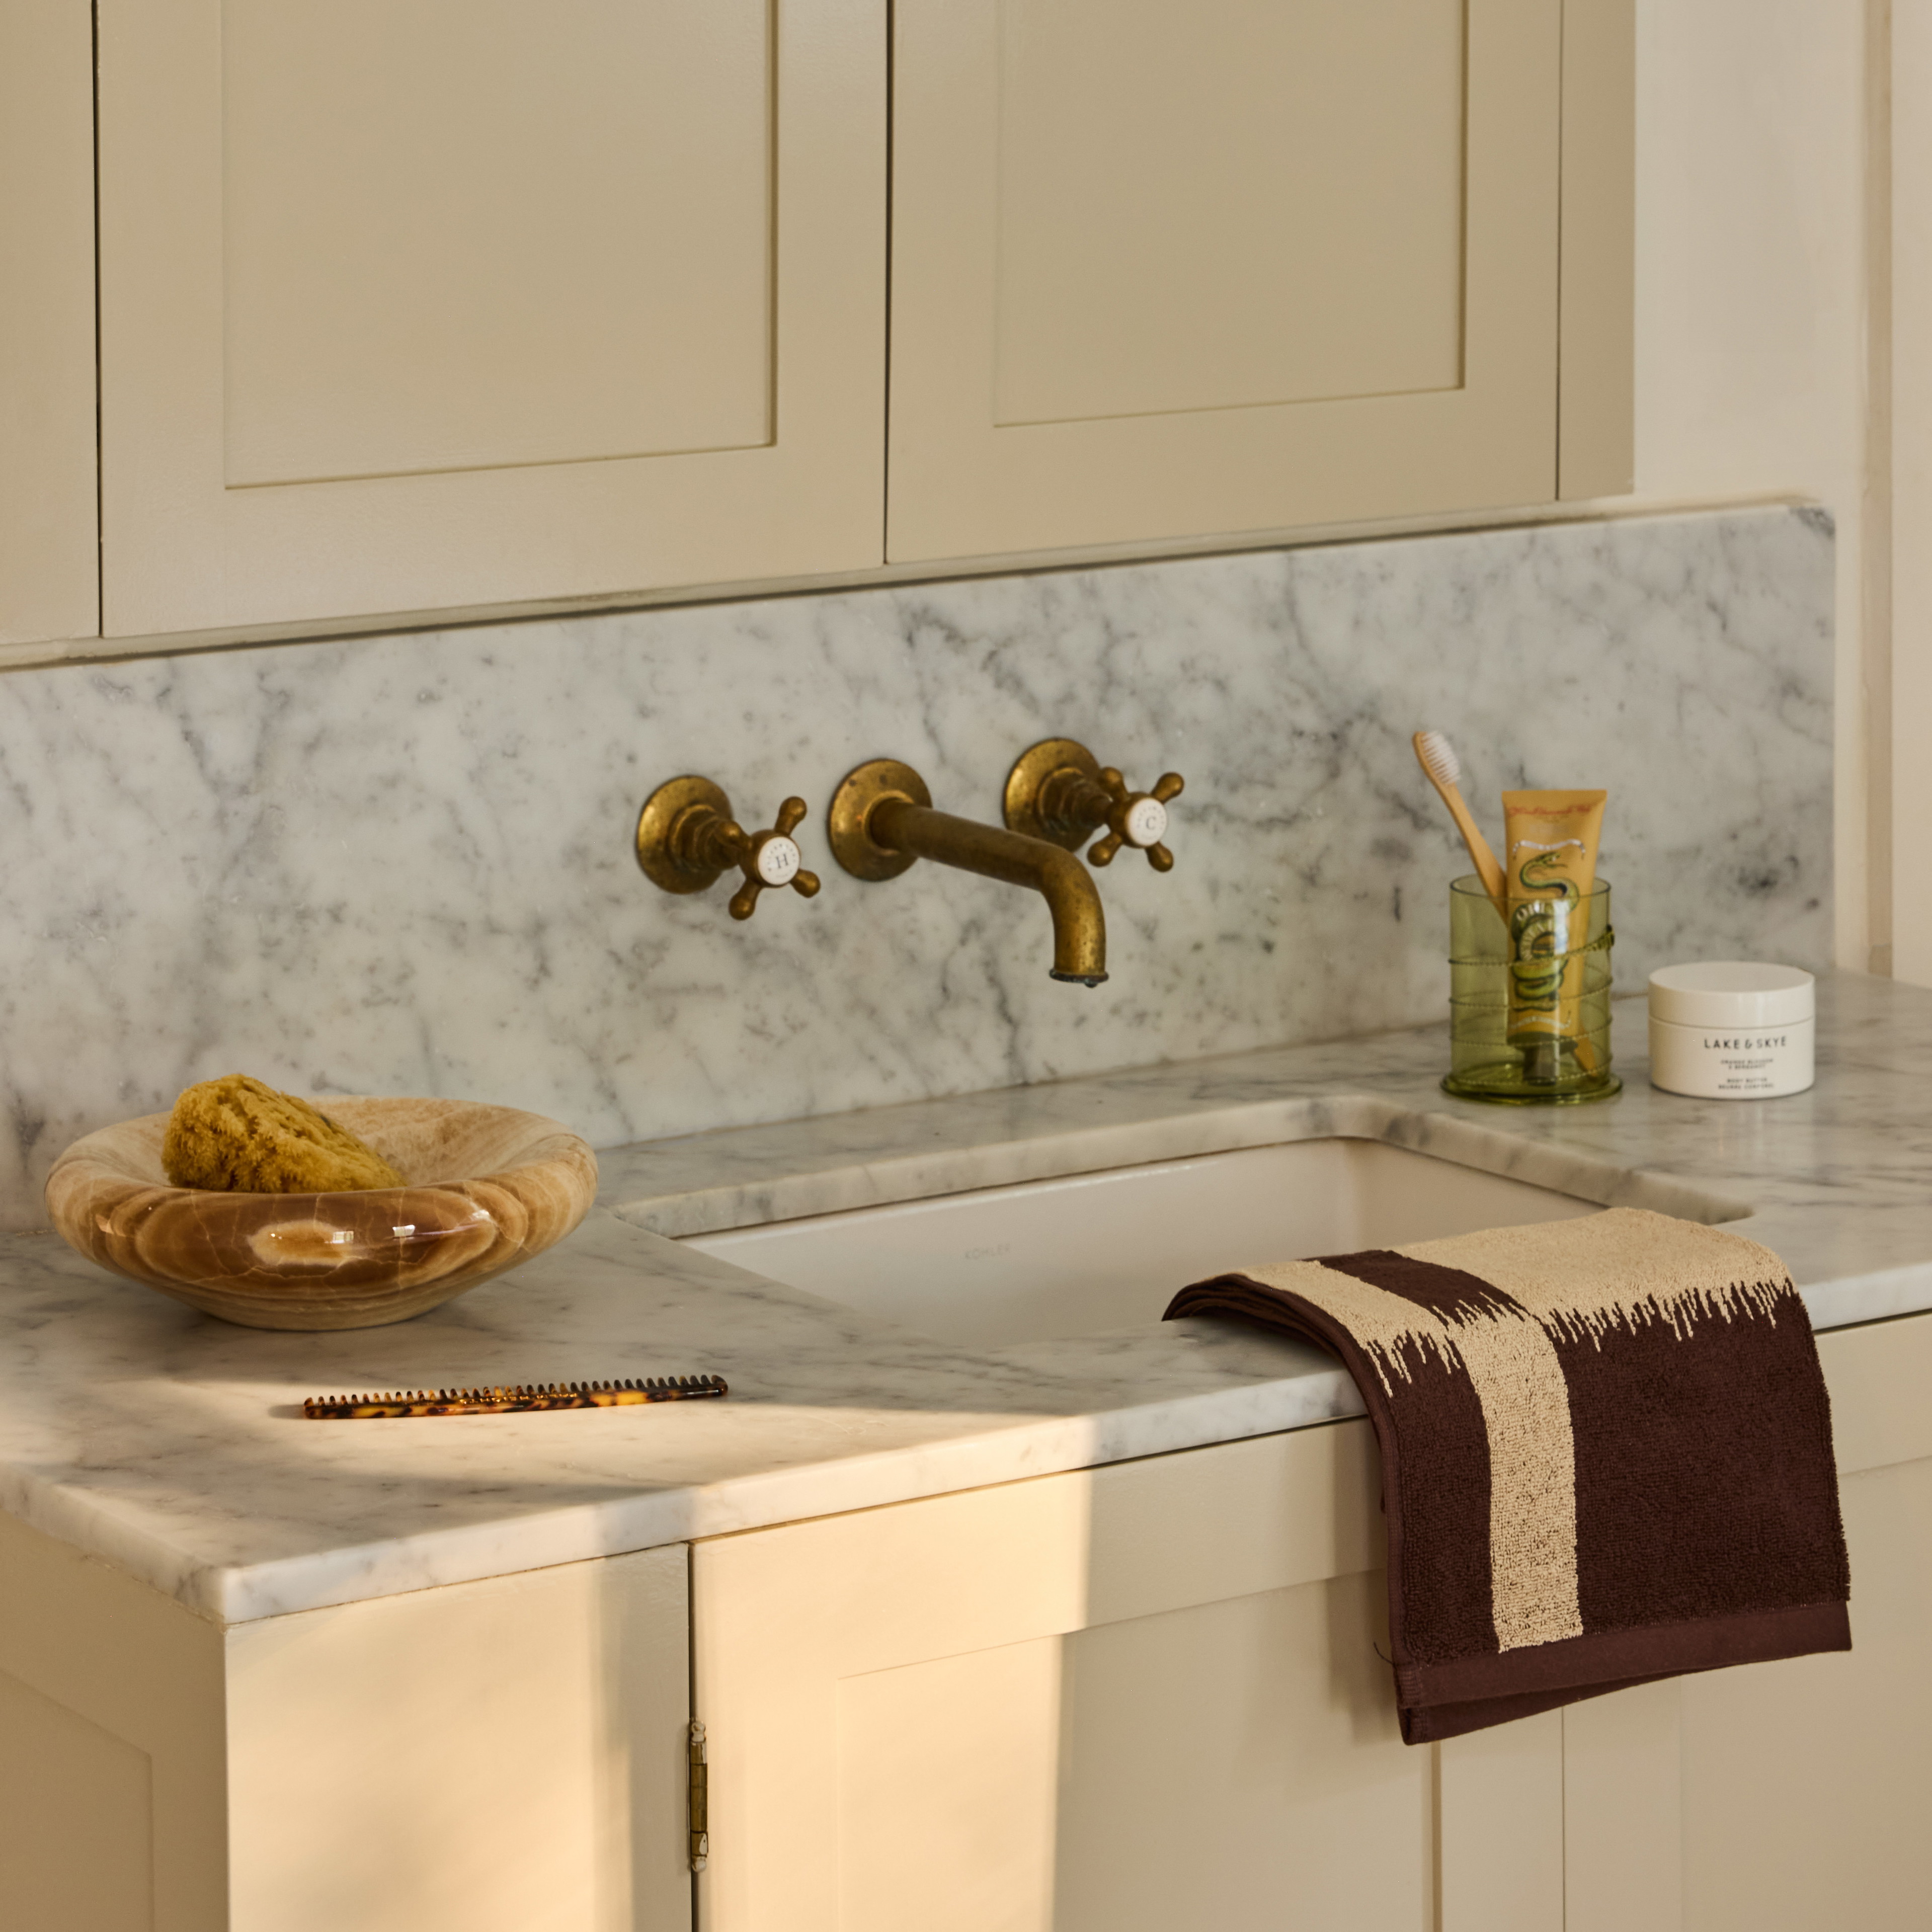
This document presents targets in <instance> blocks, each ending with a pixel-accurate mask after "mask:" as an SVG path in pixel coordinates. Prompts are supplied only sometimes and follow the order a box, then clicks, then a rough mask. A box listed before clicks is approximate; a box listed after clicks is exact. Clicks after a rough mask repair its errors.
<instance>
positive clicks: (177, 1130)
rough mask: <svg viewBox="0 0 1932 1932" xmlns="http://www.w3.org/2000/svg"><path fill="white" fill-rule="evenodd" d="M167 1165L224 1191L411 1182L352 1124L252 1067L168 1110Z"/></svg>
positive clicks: (175, 1176) (336, 1189)
mask: <svg viewBox="0 0 1932 1932" xmlns="http://www.w3.org/2000/svg"><path fill="white" fill-rule="evenodd" d="M161 1166H163V1169H166V1173H167V1177H168V1178H169V1181H172V1183H173V1184H174V1185H175V1187H202V1188H208V1189H210V1190H213V1191H214V1192H217V1193H238V1194H335V1193H356V1192H359V1191H360V1190H363V1189H365V1188H370V1187H402V1186H403V1185H404V1181H403V1177H402V1176H401V1175H400V1174H398V1172H396V1170H395V1169H394V1168H393V1167H392V1166H390V1165H389V1163H388V1162H387V1161H386V1160H384V1159H383V1157H382V1156H381V1155H380V1154H378V1153H377V1151H375V1149H374V1148H371V1147H368V1146H365V1145H364V1144H363V1142H361V1141H359V1140H358V1139H356V1136H354V1135H353V1134H352V1133H350V1132H349V1130H347V1128H346V1127H338V1126H337V1125H336V1124H335V1122H334V1121H332V1120H331V1119H330V1118H329V1116H328V1115H326V1114H324V1113H320V1112H317V1109H314V1107H311V1106H310V1105H309V1103H308V1102H307V1101H306V1100H297V1099H296V1097H295V1096H294V1095H293V1094H278V1093H277V1092H276V1091H275V1088H272V1087H266V1086H264V1085H263V1084H262V1082H260V1081H259V1080H251V1079H249V1077H248V1075H247V1074H245V1073H230V1074H229V1075H227V1076H226V1077H225V1078H223V1079H220V1080H204V1081H202V1083H201V1084H200V1085H199V1086H198V1087H190V1088H188V1089H187V1091H186V1092H184V1094H182V1095H181V1098H180V1099H179V1100H177V1101H176V1102H175V1110H174V1112H172V1114H171V1115H169V1117H168V1130H167V1133H166V1136H165V1137H164V1138H163V1140H162V1142H161Z"/></svg>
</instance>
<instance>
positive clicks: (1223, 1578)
mask: <svg viewBox="0 0 1932 1932" xmlns="http://www.w3.org/2000/svg"><path fill="white" fill-rule="evenodd" d="M1374 1477H1375V1464H1374V1451H1373V1439H1372V1438H1371V1437H1370V1433H1369V1430H1368V1427H1367V1424H1365V1423H1360V1422H1355V1423H1348V1424H1340V1425H1338V1426H1335V1427H1328V1428H1321V1429H1311V1430H1302V1431H1298V1432H1296V1433H1293V1434H1292V1435H1288V1436H1273V1437H1268V1438H1265V1439H1260V1440H1257V1441H1253V1442H1238V1443H1231V1444H1227V1445H1222V1446H1220V1447H1219V1448H1212V1449H1202V1450H1195V1451H1188V1452H1186V1453H1184V1454H1178V1455H1174V1456H1166V1457H1151V1458H1149V1459H1148V1460H1145V1461H1143V1462H1139V1463H1127V1464H1123V1465H1120V1466H1116V1467H1113V1468H1109V1469H1100V1470H1096V1471H1093V1472H1085V1473H1079V1474H1070V1475H1059V1476H1051V1477H1045V1478H1040V1479H1039V1480H1038V1481H1034V1482H1026V1483H1016V1484H1009V1485H1006V1486H1004V1487H1000V1488H998V1489H995V1490H980V1491H975V1492H972V1493H968V1494H965V1495H961V1496H944V1497H936V1498H934V1499H931V1500H929V1501H926V1502H916V1503H908V1504H904V1505H899V1506H897V1507H895V1508H888V1509H880V1510H874V1511H866V1512H864V1513H862V1514H856V1515H853V1516H848V1517H835V1518H831V1519H828V1520H823V1521H820V1522H815V1523H799V1524H794V1525H791V1526H787V1527H786V1528H784V1529H775V1530H761V1531H756V1532H750V1533H748V1534H747V1535H742V1536H737V1537H729V1538H720V1539H718V1540H717V1541H712V1542H709V1543H705V1544H699V1545H697V1546H695V1547H694V1550H693V1553H692V1562H693V1571H692V1580H693V1598H692V1613H693V1614H692V1628H693V1645H694V1650H693V1662H694V1673H695V1676H694V1683H695V1698H696V1708H697V1714H698V1715H700V1717H701V1718H703V1720H704V1721H705V1723H706V1726H707V1727H708V1728H709V1733H710V1752H711V1805H710V1824H711V1863H710V1865H709V1869H708V1870H706V1873H705V1874H704V1876H703V1879H702V1880H701V1882H700V1920H701V1922H702V1923H703V1924H705V1925H706V1927H709V1928H711V1932H885V1928H886V1927H893V1928H897V1927H901V1926H906V1925H915V1924H916V1925H919V1926H920V1927H932V1928H933V1932H952V1928H953V1927H959V1932H966V1928H968V1927H971V1928H972V1932H1101V1929H1102V1928H1105V1932H1139V1928H1143V1927H1145V1928H1147V1932H1154V1928H1157V1927H1158V1928H1162V1932H1165V1928H1166V1927H1172V1926H1175V1925H1182V1924H1204V1925H1205V1924H1213V1925H1215V1926H1217V1927H1221V1926H1225V1927H1229V1932H1241V1928H1245V1927H1253V1928H1255V1932H1262V1928H1268V1932H1272V1928H1274V1927H1277V1926H1280V1925H1283V1924H1304V1923H1305V1924H1310V1925H1331V1924H1333V1925H1340V1924H1346V1925H1348V1926H1349V1927H1351V1928H1352V1932H1430V1928H1432V1927H1436V1926H1437V1925H1438V1924H1440V1925H1441V1926H1442V1927H1448V1928H1453V1927H1462V1926H1465V1925H1466V1926H1468V1927H1471V1928H1472V1932H1474V1928H1476V1927H1481V1928H1482V1932H1559V1927H1560V1922H1561V1912H1562V1798H1561V1778H1560V1756H1559V1750H1558V1745H1559V1740H1560V1736H1561V1729H1560V1725H1561V1721H1560V1718H1556V1717H1554V1716H1553V1717H1552V1718H1550V1719H1549V1720H1547V1721H1545V1720H1544V1719H1540V1718H1539V1719H1535V1720H1532V1721H1531V1722H1530V1723H1529V1724H1527V1725H1519V1726H1511V1727H1508V1731H1507V1732H1506V1733H1492V1734H1490V1735H1489V1736H1487V1737H1486V1738H1485V1739H1456V1740H1454V1741H1453V1742H1451V1743H1450V1744H1448V1745H1444V1746H1441V1747H1438V1748H1419V1749H1418V1748H1410V1747H1408V1746H1406V1745H1403V1743H1402V1742H1401V1739H1400V1733H1399V1731H1398V1730H1397V1723H1396V1718H1395V1711H1394V1699H1393V1696H1392V1694H1391V1687H1390V1684H1389V1680H1388V1667H1387V1665H1386V1664H1385V1663H1384V1662H1383V1661H1382V1656H1381V1655H1379V1654H1378V1652H1386V1649H1387V1637H1386V1634H1385V1629H1384V1625H1383V1616H1384V1610H1383V1606H1384V1604H1385V1593H1386V1592H1385V1583H1384V1580H1383V1578H1382V1574H1381V1573H1380V1571H1379V1570H1377V1569H1376V1568H1373V1567H1372V1566H1373V1565H1374V1563H1375V1562H1376V1557H1377V1547H1378V1546H1379V1542H1380V1538H1381V1529H1380V1523H1379V1516H1378V1513H1377V1511H1376V1500H1375V1499H1376V1486H1375V1481H1374ZM1499 1742H1500V1744H1501V1745H1502V1748H1499ZM1526 1789H1527V1790H1529V1793H1530V1799H1529V1802H1524V1799H1523V1793H1524V1791H1525V1790H1526ZM1452 1798H1453V1799H1454V1807H1453V1809H1454V1814H1455V1817H1456V1819H1457V1830H1458V1831H1459V1832H1463V1834H1464V1835H1465V1836H1466V1838H1468V1839H1469V1841H1470V1846H1471V1849H1469V1852H1467V1854H1466V1855H1462V1856H1460V1857H1457V1856H1456V1855H1454V1854H1453V1852H1452V1850H1451V1847H1450V1846H1449V1845H1448V1842H1447V1841H1446V1839H1445V1838H1443V1837H1442V1830H1443V1829H1445V1827H1446V1823H1447V1821H1448V1820H1449V1818H1450V1816H1451V1810H1452V1806H1451V1799H1452ZM1545 1800H1550V1801H1552V1802H1544V1801H1545ZM1525 1864H1527V1866H1528V1867H1529V1874H1530V1875H1529V1880H1528V1882H1527V1883H1526V1882H1525V1881H1524V1879H1523V1875H1522V1870H1521V1869H1520V1868H1521V1867H1523V1866H1525ZM1552 1875H1553V1876H1552ZM1547 1906H1553V1908H1554V1915H1553V1916H1552V1915H1550V1913H1549V1912H1547V1911H1546V1910H1545V1909H1544V1908H1545V1907H1547Z"/></svg>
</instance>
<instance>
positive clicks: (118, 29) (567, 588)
mask: <svg viewBox="0 0 1932 1932" xmlns="http://www.w3.org/2000/svg"><path fill="white" fill-rule="evenodd" d="M884 18H885V6H884V4H883V0H782V4H777V5H774V4H772V0H544V4H541V5H539V4H538V3H537V0H101V7H100V55H101V177H100V198H101V199H100V220H101V242H100V248H101V332H102V375H101V392H102V406H103V407H102V424H101V435H102V448H103V460H104V473H103V485H102V501H103V508H104V543H105V557H106V562H105V592H106V598H105V601H106V628H107V631H108V632H109V634H111V635H120V636H125V635H130V634H146V633H150V632H157V631H178V630H184V629H205V628H220V627H223V626H229V625H261V624H263V623H265V622H268V623H272V622H300V623H304V624H311V625H312V624H313V623H314V622H315V621H316V620H317V619H330V618H333V617H352V616H361V615H364V614H369V613H387V612H397V613H406V612H410V611H413V610H427V609H430V608H432V607H461V606H475V605H484V604H498V603H503V602H509V601H524V600H538V599H544V598H571V597H580V596H586V595H601V594H606V593H607V594H612V595H622V593H624V592H634V591H637V590H640V589H649V588H650V587H652V586H660V585H667V584H672V583H676V584H697V583H710V582H718V581H723V580H732V579H744V578H753V577H770V576H775V575H786V574H798V573H805V572H811V571H826V570H832V569H843V568H854V567H861V566H865V565H875V564H877V562H879V561H880V550H881V540H880V507H879V506H880V500H881V494H882V491H883V476H882V467H883V397H882V388H883V368H884V362H883V347H884V345H883V334H884V301H885V296H884V287H885V281H884V272H885V241H886V237H885V226H884V223H885V145H884V144H885V97H886V80H885V58H886V47H885V38H884V34H885V28H884Z"/></svg>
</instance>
